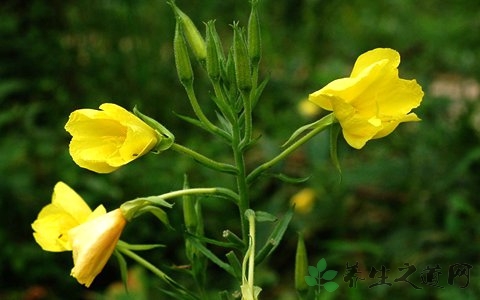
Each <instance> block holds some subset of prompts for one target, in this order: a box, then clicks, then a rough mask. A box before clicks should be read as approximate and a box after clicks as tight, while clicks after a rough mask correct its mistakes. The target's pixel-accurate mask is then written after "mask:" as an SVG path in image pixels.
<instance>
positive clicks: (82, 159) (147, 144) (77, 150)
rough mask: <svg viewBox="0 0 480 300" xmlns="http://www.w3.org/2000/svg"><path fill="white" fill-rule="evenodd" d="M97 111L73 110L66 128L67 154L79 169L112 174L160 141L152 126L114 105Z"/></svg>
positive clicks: (107, 105)
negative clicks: (67, 138) (67, 133)
mask: <svg viewBox="0 0 480 300" xmlns="http://www.w3.org/2000/svg"><path fill="white" fill-rule="evenodd" d="M100 109H101V110H95V109H79V110H76V111H74V112H72V113H71V114H70V118H69V119H68V122H67V124H66V125H65V130H67V131H68V132H69V133H70V134H71V135H72V140H71V142H70V155H71V156H72V158H73V160H74V161H75V163H76V164H77V165H79V166H80V167H82V168H86V169H89V170H91V171H94V172H97V173H110V172H113V171H115V170H116V169H118V168H119V167H121V166H123V165H125V164H127V163H129V162H131V161H132V160H134V159H136V158H138V157H140V156H142V155H144V154H146V153H147V152H148V151H150V150H151V149H152V148H153V147H155V145H156V144H157V143H158V142H159V139H161V136H160V135H159V134H158V133H157V132H156V131H155V130H154V129H153V128H152V127H150V126H148V125H147V124H146V123H145V122H143V121H142V120H141V119H139V118H138V117H137V116H135V115H134V114H132V113H130V112H129V111H127V110H125V109H124V108H122V107H120V106H118V105H116V104H112V103H104V104H102V105H100Z"/></svg>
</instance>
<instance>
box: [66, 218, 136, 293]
mask: <svg viewBox="0 0 480 300" xmlns="http://www.w3.org/2000/svg"><path fill="white" fill-rule="evenodd" d="M125 224H126V220H125V217H124V216H123V214H122V212H121V210H120V209H116V210H113V211H111V212H109V213H107V214H105V215H102V216H99V217H97V218H94V219H92V220H90V221H88V222H85V223H83V224H81V225H79V226H77V227H75V228H73V229H71V230H70V231H69V233H68V234H69V237H70V242H71V245H72V250H73V262H74V267H73V269H72V271H71V275H72V276H73V277H75V278H76V279H77V281H78V282H79V283H81V284H84V285H85V286H87V287H89V286H90V284H91V283H92V282H93V280H94V279H95V277H96V276H97V275H98V274H99V273H100V272H101V271H102V269H103V267H104V266H105V264H106V263H107V261H108V259H109V258H110V256H111V255H112V253H113V250H114V249H115V246H116V245H117V242H118V239H119V238H120V235H121V233H122V231H123V228H124V227H125Z"/></svg>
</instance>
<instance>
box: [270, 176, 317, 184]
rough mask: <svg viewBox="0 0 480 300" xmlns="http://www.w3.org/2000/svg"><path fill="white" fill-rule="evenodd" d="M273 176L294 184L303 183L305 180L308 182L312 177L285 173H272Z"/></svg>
mask: <svg viewBox="0 0 480 300" xmlns="http://www.w3.org/2000/svg"><path fill="white" fill-rule="evenodd" d="M271 176H272V177H274V178H277V179H280V180H281V181H283V182H286V183H293V184H297V183H303V182H306V181H308V180H309V179H310V176H307V177H292V176H288V175H285V174H283V173H278V174H271Z"/></svg>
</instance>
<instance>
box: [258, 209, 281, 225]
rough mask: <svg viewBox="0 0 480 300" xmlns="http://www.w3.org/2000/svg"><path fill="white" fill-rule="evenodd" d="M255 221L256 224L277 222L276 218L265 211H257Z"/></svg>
mask: <svg viewBox="0 0 480 300" xmlns="http://www.w3.org/2000/svg"><path fill="white" fill-rule="evenodd" d="M255 220H256V221H257V222H275V221H277V220H278V218H277V217H276V216H274V215H272V214H271V213H268V212H266V211H260V210H257V211H256V212H255Z"/></svg>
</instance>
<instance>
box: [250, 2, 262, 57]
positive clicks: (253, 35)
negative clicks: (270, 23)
mask: <svg viewBox="0 0 480 300" xmlns="http://www.w3.org/2000/svg"><path fill="white" fill-rule="evenodd" d="M250 2H251V4H252V9H251V11H250V17H249V19H248V55H249V56H250V60H251V62H252V64H253V65H256V64H258V62H259V61H260V55H261V47H262V41H261V36H260V35H261V34H260V21H259V18H258V11H257V5H258V0H251V1H250Z"/></svg>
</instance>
